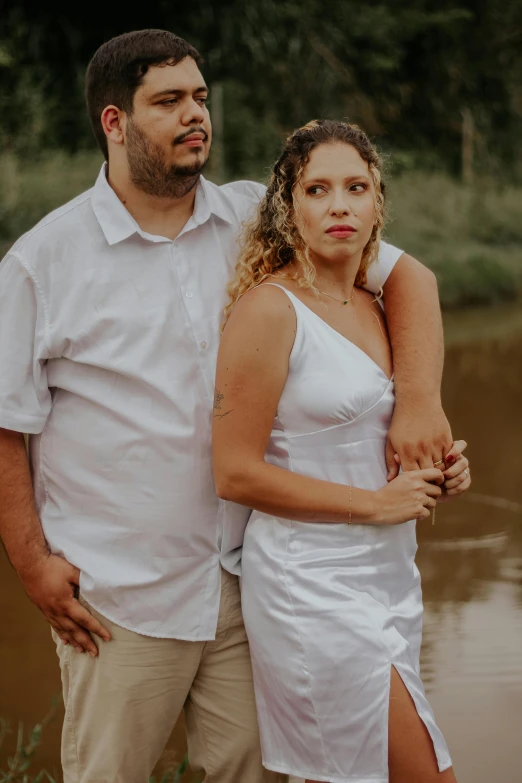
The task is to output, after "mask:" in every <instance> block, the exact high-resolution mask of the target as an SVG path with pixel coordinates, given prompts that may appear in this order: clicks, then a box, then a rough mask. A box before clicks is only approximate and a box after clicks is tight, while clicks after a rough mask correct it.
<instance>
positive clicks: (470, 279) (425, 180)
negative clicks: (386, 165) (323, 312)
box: [0, 151, 522, 309]
mask: <svg viewBox="0 0 522 783" xmlns="http://www.w3.org/2000/svg"><path fill="white" fill-rule="evenodd" d="M100 165H101V156H100V154H99V153H97V152H94V151H93V152H84V153H81V154H79V155H77V156H74V157H71V156H68V155H66V154H65V153H61V152H47V153H43V154H42V155H41V156H40V158H39V159H38V160H30V161H24V160H21V159H20V158H18V157H16V156H14V155H8V154H4V155H0V258H1V257H2V256H3V255H4V253H5V252H6V251H7V249H8V248H9V246H10V245H11V244H12V242H13V241H14V240H15V239H16V238H17V237H18V236H20V234H22V233H23V232H24V231H27V230H28V229H29V228H31V226H33V225H34V224H35V223H36V222H37V221H38V220H40V218H41V217H43V216H44V215H45V214H47V213H48V212H50V211H51V210H52V209H54V208H55V207H57V206H59V205H60V204H64V203H65V202H67V201H68V200H70V199H71V198H74V196H76V195H77V194H78V193H81V192H82V191H84V190H87V189H88V188H90V187H91V186H92V184H93V182H94V180H95V178H96V176H97V173H98V170H99V167H100ZM389 194H390V208H389V213H390V223H389V227H388V231H387V237H388V238H389V240H390V241H391V242H393V243H395V244H397V245H398V246H399V247H402V248H405V249H406V250H407V251H408V252H409V253H411V254H412V255H414V256H416V257H417V258H419V259H420V260H421V261H423V263H425V264H426V265H427V266H429V267H430V268H431V269H433V271H434V272H435V273H436V274H437V277H438V280H439V288H440V296H441V301H442V305H443V307H445V308H446V309H450V308H457V307H465V306H474V305H488V304H495V303H498V302H502V301H506V300H509V299H514V298H516V297H517V296H518V295H520V294H521V293H522V187H515V186H502V185H501V184H500V183H498V182H495V181H493V180H486V179H484V180H478V181H477V182H476V183H475V184H474V185H473V186H465V185H463V184H461V183H459V182H457V181H455V180H453V179H451V178H450V177H448V176H446V175H444V174H442V173H427V172H420V171H407V172H405V173H403V174H402V175H399V176H397V177H392V178H391V180H390V186H389Z"/></svg>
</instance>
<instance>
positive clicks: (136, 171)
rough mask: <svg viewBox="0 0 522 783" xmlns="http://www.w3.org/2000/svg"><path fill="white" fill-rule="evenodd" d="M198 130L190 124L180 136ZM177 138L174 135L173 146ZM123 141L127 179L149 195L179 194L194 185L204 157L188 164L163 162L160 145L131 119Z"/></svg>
mask: <svg viewBox="0 0 522 783" xmlns="http://www.w3.org/2000/svg"><path fill="white" fill-rule="evenodd" d="M199 130H201V129H200V128H198V129H195V128H194V129H192V130H190V131H188V132H187V133H186V134H183V136H188V135H189V134H190V133H196V132H198V131H199ZM179 138H180V137H178V139H179ZM178 139H174V142H173V146H174V145H175V144H177V143H178ZM125 142H126V143H125V146H126V148H127V160H128V162H129V170H130V178H131V181H132V183H133V185H136V187H137V188H140V190H142V191H143V192H144V193H147V194H148V195H149V196H157V197H159V198H182V197H183V196H185V195H186V194H187V193H188V192H189V191H191V190H192V188H194V187H195V185H196V184H197V182H198V180H199V177H200V174H201V172H202V171H203V169H204V167H205V164H206V162H207V158H205V159H204V160H203V161H201V160H198V159H195V160H194V163H192V164H191V165H189V166H179V165H176V164H175V163H172V164H170V165H169V164H167V163H166V162H165V155H164V153H163V150H162V148H161V147H160V146H159V145H158V144H155V143H154V142H152V141H151V140H150V139H148V138H147V136H146V135H145V134H144V133H143V131H142V130H141V128H139V126H138V125H136V124H135V123H134V122H132V120H129V122H128V124H127V137H126V140H125Z"/></svg>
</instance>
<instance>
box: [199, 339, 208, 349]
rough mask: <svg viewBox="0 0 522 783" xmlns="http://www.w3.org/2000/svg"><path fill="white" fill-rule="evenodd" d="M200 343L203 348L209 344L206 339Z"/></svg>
mask: <svg viewBox="0 0 522 783" xmlns="http://www.w3.org/2000/svg"><path fill="white" fill-rule="evenodd" d="M200 345H201V347H202V348H206V347H207V344H206V342H205V341H204V340H203V342H202V343H200Z"/></svg>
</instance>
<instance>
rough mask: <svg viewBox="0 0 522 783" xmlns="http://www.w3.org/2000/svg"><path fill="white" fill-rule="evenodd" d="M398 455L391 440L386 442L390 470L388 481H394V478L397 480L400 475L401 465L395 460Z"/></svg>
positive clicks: (387, 464)
mask: <svg viewBox="0 0 522 783" xmlns="http://www.w3.org/2000/svg"><path fill="white" fill-rule="evenodd" d="M396 456H397V455H396V454H395V449H394V448H393V446H392V444H391V441H390V439H389V438H387V440H386V467H387V468H388V475H387V476H386V480H387V481H393V479H394V478H397V476H398V475H399V468H400V463H399V464H397V461H396V459H395V457H396Z"/></svg>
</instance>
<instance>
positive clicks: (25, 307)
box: [0, 254, 52, 434]
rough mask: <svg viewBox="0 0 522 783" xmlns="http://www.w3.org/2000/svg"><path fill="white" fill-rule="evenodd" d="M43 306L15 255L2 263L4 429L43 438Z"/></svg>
mask: <svg viewBox="0 0 522 783" xmlns="http://www.w3.org/2000/svg"><path fill="white" fill-rule="evenodd" d="M46 334H47V324H46V313H45V303H44V301H43V298H42V292H41V290H39V286H38V283H37V281H36V280H35V278H34V277H33V276H32V274H31V273H30V271H29V270H28V269H27V268H26V267H25V266H24V264H23V262H22V261H21V260H20V259H19V258H18V257H17V256H15V255H12V254H8V255H7V256H6V257H5V259H4V260H3V261H2V262H1V263H0V368H1V369H0V427H3V428H5V429H8V430H15V431H16V432H27V433H31V434H36V433H39V432H41V431H42V430H43V428H44V425H45V422H46V420H47V417H48V415H49V412H50V410H51V404H52V401H51V394H50V391H49V388H48V386H47V358H48V351H47V343H46Z"/></svg>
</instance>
